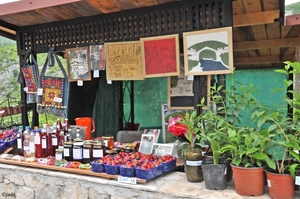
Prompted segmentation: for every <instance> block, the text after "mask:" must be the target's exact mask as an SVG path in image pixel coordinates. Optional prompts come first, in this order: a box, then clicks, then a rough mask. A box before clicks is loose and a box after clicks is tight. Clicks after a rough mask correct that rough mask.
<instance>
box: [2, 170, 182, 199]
mask: <svg viewBox="0 0 300 199" xmlns="http://www.w3.org/2000/svg"><path fill="white" fill-rule="evenodd" d="M174 197H175V198H176V196H174V195H173V196H172V195H169V194H164V193H159V192H157V187H156V186H153V184H152V183H149V184H148V183H147V184H136V185H131V184H122V183H118V182H117V180H114V179H104V178H100V177H91V176H84V175H77V174H71V173H64V172H57V171H50V170H43V169H36V168H27V167H21V166H14V165H6V164H0V198H17V199H41V198H42V199H52V198H53V199H58V198H59V199H71V198H72V199H88V198H91V199H97V198H99V199H123V198H132V199H133V198H143V199H146V198H149V199H150V198H151V199H155V198H174ZM178 198H181V197H178Z"/></svg>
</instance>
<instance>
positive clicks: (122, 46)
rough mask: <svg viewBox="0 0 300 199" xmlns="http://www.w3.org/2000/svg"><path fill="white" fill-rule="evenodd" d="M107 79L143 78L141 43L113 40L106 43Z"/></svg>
mask: <svg viewBox="0 0 300 199" xmlns="http://www.w3.org/2000/svg"><path fill="white" fill-rule="evenodd" d="M104 49H105V55H106V76H107V80H115V81H120V80H143V79H144V78H143V72H142V60H141V59H142V57H141V44H140V42H139V41H133V42H111V43H105V44H104Z"/></svg>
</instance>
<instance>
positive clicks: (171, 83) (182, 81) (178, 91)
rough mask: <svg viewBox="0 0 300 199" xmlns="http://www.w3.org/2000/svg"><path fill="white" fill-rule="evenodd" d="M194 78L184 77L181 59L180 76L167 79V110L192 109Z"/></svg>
mask: <svg viewBox="0 0 300 199" xmlns="http://www.w3.org/2000/svg"><path fill="white" fill-rule="evenodd" d="M193 85H194V77H193V76H185V75H184V61H183V57H181V59H180V75H179V76H169V77H168V108H169V109H176V110H193V109H194V91H193Z"/></svg>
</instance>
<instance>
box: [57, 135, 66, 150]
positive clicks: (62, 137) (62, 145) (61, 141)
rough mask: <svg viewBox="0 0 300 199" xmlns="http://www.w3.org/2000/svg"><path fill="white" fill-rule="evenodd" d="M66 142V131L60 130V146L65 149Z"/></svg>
mask: <svg viewBox="0 0 300 199" xmlns="http://www.w3.org/2000/svg"><path fill="white" fill-rule="evenodd" d="M64 142H65V132H64V131H60V134H59V142H58V148H59V149H63V148H64Z"/></svg>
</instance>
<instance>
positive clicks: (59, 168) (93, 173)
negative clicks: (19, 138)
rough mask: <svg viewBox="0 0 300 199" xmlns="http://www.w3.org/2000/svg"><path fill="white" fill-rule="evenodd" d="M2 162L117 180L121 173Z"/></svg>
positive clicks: (1, 160) (143, 180) (19, 162)
mask: <svg viewBox="0 0 300 199" xmlns="http://www.w3.org/2000/svg"><path fill="white" fill-rule="evenodd" d="M0 163H4V164H10V165H18V166H23V167H31V168H38V169H48V170H54V171H61V172H67V173H74V174H82V175H89V176H94V177H101V178H106V179H116V180H117V179H118V177H119V176H120V175H109V174H106V173H97V172H93V171H92V170H91V169H78V168H65V167H58V166H52V165H43V164H39V163H36V162H21V161H15V160H6V159H0ZM136 182H137V183H140V184H145V183H146V182H147V180H145V179H140V178H136Z"/></svg>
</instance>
